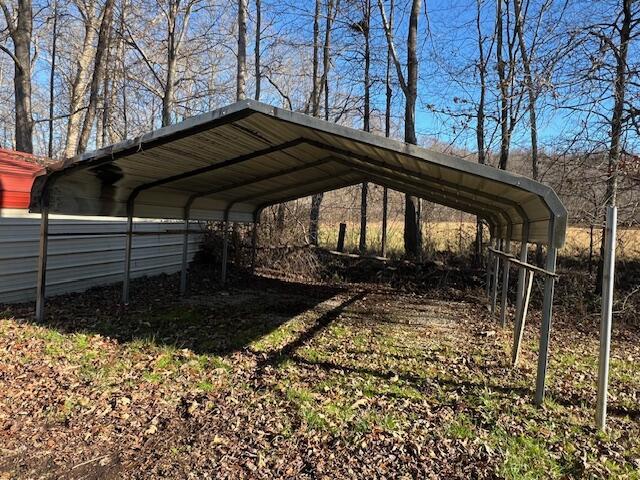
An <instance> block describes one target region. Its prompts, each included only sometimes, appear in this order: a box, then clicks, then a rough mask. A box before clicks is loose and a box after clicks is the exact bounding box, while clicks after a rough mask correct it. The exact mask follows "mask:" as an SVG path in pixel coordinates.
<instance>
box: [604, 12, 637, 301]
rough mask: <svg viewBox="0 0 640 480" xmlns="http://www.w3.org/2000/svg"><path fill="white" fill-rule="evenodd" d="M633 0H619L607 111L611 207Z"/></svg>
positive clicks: (607, 201) (606, 200)
mask: <svg viewBox="0 0 640 480" xmlns="http://www.w3.org/2000/svg"><path fill="white" fill-rule="evenodd" d="M632 4H633V0H622V26H621V28H620V29H619V32H620V45H619V47H618V48H617V52H616V53H617V54H616V55H615V58H616V74H615V78H614V83H613V94H614V104H613V111H612V112H611V143H610V146H609V155H608V165H607V167H608V172H607V188H606V193H605V198H604V204H605V206H615V205H616V200H617V195H618V164H619V162H620V153H621V151H622V136H623V118H622V117H623V115H624V104H625V95H626V87H627V55H628V51H629V40H630V38H631V24H632V22H633V20H634V19H633V12H632ZM605 242H606V239H605V234H604V229H603V231H602V240H601V242H600V260H599V262H598V275H597V278H596V292H598V293H602V276H603V271H604V256H605Z"/></svg>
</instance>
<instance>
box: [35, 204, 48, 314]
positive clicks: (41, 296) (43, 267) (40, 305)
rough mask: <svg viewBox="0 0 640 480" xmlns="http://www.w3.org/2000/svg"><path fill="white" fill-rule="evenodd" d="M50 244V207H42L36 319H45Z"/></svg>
mask: <svg viewBox="0 0 640 480" xmlns="http://www.w3.org/2000/svg"><path fill="white" fill-rule="evenodd" d="M48 244H49V207H47V206H43V207H42V215H41V219H40V251H39V254H38V284H37V286H36V290H37V291H36V320H37V321H38V322H42V321H43V320H44V302H45V290H46V285H47V247H48Z"/></svg>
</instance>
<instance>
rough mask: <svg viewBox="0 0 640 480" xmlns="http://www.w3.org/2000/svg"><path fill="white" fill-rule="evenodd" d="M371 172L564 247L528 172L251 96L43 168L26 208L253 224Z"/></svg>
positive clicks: (554, 210) (563, 222)
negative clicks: (269, 210) (273, 209)
mask: <svg viewBox="0 0 640 480" xmlns="http://www.w3.org/2000/svg"><path fill="white" fill-rule="evenodd" d="M363 181H370V182H373V183H376V184H379V185H382V186H386V187H389V188H391V189H394V190H398V191H400V192H404V193H408V194H412V195H415V196H418V197H421V198H424V199H426V200H429V201H432V202H435V203H438V204H442V205H446V206H449V207H452V208H455V209H458V210H462V211H464V212H468V213H471V214H474V215H478V216H480V217H482V218H483V219H485V220H486V221H487V223H488V224H489V225H490V227H491V229H492V233H493V235H494V236H495V237H497V238H503V239H507V238H509V239H510V240H523V236H524V237H525V238H524V240H526V241H528V242H530V243H532V242H534V243H542V244H549V245H551V246H553V247H556V248H557V247H560V246H562V244H563V243H564V238H565V233H566V226H567V212H566V209H565V208H564V206H563V205H562V203H561V202H560V200H559V199H558V197H557V196H556V194H555V193H554V192H553V190H552V189H551V188H549V187H547V186H545V185H543V184H541V183H538V182H534V181H533V180H530V179H528V178H526V177H522V176H519V175H515V174H512V173H509V172H505V171H501V170H497V169H495V168H492V167H488V166H485V165H479V164H476V163H473V162H470V161H466V160H464V159H461V158H458V157H453V156H450V155H445V154H442V153H438V152H433V151H430V150H427V149H424V148H420V147H417V146H414V145H409V144H405V143H402V142H398V141H394V140H390V139H387V138H383V137H380V136H376V135H373V134H370V133H366V132H362V131H359V130H355V129H351V128H347V127H343V126H339V125H336V124H333V123H330V122H325V121H322V120H319V119H317V118H313V117H309V116H307V115H303V114H299V113H293V112H290V111H287V110H282V109H278V108H275V107H272V106H269V105H265V104H262V103H259V102H255V101H252V100H245V101H242V102H238V103H235V104H233V105H230V106H228V107H225V108H221V109H219V110H215V111H213V112H210V113H206V114H203V115H200V116H197V117H193V118H190V119H188V120H186V121H184V122H182V123H180V124H177V125H173V126H169V127H165V128H161V129H159V130H156V131H154V132H152V133H149V134H146V135H143V136H141V137H138V138H136V139H133V140H127V141H124V142H121V143H118V144H115V145H112V146H109V147H106V148H103V149H101V150H97V151H95V152H90V153H86V154H84V155H81V156H78V157H75V158H72V159H69V160H67V161H65V162H62V163H60V164H58V165H55V166H53V167H50V168H49V169H48V170H47V172H46V174H44V175H42V176H40V177H38V178H37V179H36V182H35V184H34V187H33V190H32V198H31V211H33V212H40V211H42V208H43V207H44V206H46V207H48V210H49V212H50V213H60V214H72V215H108V216H128V215H133V216H136V217H148V218H166V219H184V218H185V216H187V217H188V218H191V219H202V220H229V221H233V222H252V221H254V220H255V219H256V218H257V215H259V213H260V211H261V210H262V209H263V208H265V207H267V206H269V205H273V204H276V203H280V202H283V201H287V200H293V199H297V198H301V197H305V196H308V195H311V194H314V193H321V192H326V191H330V190H334V189H337V188H341V187H346V186H350V185H354V184H358V183H360V182H363Z"/></svg>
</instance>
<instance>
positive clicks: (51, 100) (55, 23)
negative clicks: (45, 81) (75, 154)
mask: <svg viewBox="0 0 640 480" xmlns="http://www.w3.org/2000/svg"><path fill="white" fill-rule="evenodd" d="M52 37H53V38H52V39H51V71H50V72H49V144H48V146H47V156H48V157H49V158H53V114H54V106H55V89H56V85H55V81H56V59H57V58H56V57H57V51H56V50H57V46H58V2H57V0H54V2H53V32H52Z"/></svg>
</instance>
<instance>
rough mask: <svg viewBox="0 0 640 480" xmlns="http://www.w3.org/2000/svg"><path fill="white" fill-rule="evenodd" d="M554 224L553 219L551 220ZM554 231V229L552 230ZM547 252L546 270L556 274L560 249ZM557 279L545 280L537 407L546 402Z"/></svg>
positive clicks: (549, 249) (550, 249) (548, 278)
mask: <svg viewBox="0 0 640 480" xmlns="http://www.w3.org/2000/svg"><path fill="white" fill-rule="evenodd" d="M551 222H552V223H553V219H552V220H551ZM551 231H553V227H552V228H551ZM552 238H553V237H552V236H550V238H549V240H550V244H549V246H548V250H547V260H546V262H545V270H547V271H549V272H551V273H555V272H556V257H557V255H558V249H557V248H556V247H554V246H553V244H552V243H551V240H552ZM554 285H555V278H554V277H553V276H551V275H547V276H546V277H545V280H544V299H543V301H542V324H541V325H540V349H539V351H538V373H537V376H536V399H535V403H536V405H542V403H543V402H544V389H545V381H546V376H547V364H548V362H549V337H550V335H551V315H552V311H553V289H554Z"/></svg>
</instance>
